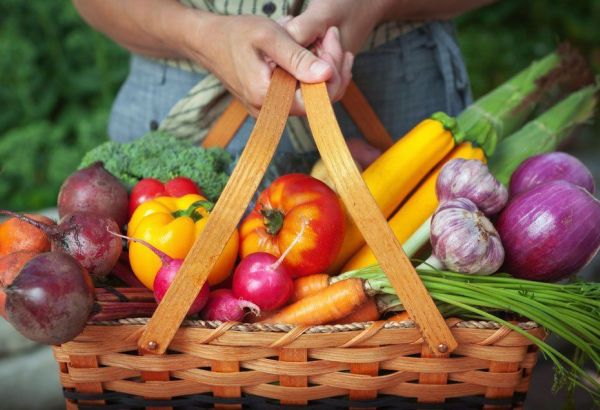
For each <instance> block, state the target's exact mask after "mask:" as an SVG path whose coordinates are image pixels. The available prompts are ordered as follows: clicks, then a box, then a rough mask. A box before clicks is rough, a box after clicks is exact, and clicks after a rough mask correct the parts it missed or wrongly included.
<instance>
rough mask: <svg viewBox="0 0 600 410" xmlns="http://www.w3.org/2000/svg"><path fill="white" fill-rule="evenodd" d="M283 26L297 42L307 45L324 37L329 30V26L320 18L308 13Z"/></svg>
mask: <svg viewBox="0 0 600 410" xmlns="http://www.w3.org/2000/svg"><path fill="white" fill-rule="evenodd" d="M283 27H285V29H286V31H287V32H288V33H290V36H292V38H293V39H294V41H295V42H296V43H298V44H300V45H303V46H305V47H308V46H309V45H311V44H312V43H314V42H315V41H316V40H317V39H319V38H322V37H323V36H324V35H325V32H326V31H327V26H326V25H325V24H324V23H323V22H322V21H320V19H317V18H315V17H314V16H309V15H307V14H306V13H304V14H301V15H299V16H298V17H294V18H293V19H292V20H289V21H287V22H285V24H283Z"/></svg>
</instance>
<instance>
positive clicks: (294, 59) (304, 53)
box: [264, 36, 333, 83]
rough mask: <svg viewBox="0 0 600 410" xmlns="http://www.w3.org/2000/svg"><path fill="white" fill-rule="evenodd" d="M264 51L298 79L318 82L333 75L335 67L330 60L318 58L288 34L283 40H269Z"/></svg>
mask: <svg viewBox="0 0 600 410" xmlns="http://www.w3.org/2000/svg"><path fill="white" fill-rule="evenodd" d="M282 37H283V36H282ZM264 51H265V54H267V55H268V56H269V57H270V58H271V59H272V60H273V61H274V62H275V63H276V64H277V65H279V66H281V67H282V68H283V69H284V70H286V71H287V72H289V73H290V74H291V75H293V76H294V77H296V79H297V80H298V81H303V82H306V83H318V82H322V81H327V80H329V79H330V78H331V76H332V75H333V67H332V66H331V65H330V64H329V63H328V62H326V61H324V60H322V59H320V58H318V57H317V56H316V55H314V54H313V53H311V52H310V51H309V50H307V49H306V48H304V47H302V46H300V45H299V44H298V43H296V42H295V41H294V40H292V38H290V37H288V36H285V37H283V38H282V39H281V41H272V42H268V43H267V44H266V47H265V49H264Z"/></svg>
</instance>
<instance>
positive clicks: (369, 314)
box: [332, 297, 380, 325]
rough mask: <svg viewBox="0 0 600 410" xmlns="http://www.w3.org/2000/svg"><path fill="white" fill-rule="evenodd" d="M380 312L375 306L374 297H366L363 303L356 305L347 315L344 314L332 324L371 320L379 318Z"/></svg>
mask: <svg viewBox="0 0 600 410" xmlns="http://www.w3.org/2000/svg"><path fill="white" fill-rule="evenodd" d="M379 316H380V313H379V309H378V307H377V302H376V301H375V298H373V297H371V298H369V299H367V301H366V302H365V303H363V304H362V305H360V306H358V307H357V308H356V309H354V311H352V313H350V314H349V315H348V316H344V317H343V318H341V319H340V320H336V321H335V323H332V325H333V324H344V323H355V322H357V323H360V322H371V321H373V320H377V319H379Z"/></svg>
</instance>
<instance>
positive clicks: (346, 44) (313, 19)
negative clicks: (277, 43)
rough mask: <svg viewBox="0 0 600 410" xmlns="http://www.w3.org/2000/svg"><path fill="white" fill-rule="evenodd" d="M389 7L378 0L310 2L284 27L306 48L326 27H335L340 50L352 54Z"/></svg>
mask: <svg viewBox="0 0 600 410" xmlns="http://www.w3.org/2000/svg"><path fill="white" fill-rule="evenodd" d="M389 7H390V6H389V4H387V3H386V2H384V1H380V0H378V1H364V0H312V1H311V2H310V3H309V5H308V7H307V9H306V10H305V11H304V12H303V13H302V14H300V15H298V16H297V17H295V18H294V19H292V20H291V21H289V22H287V23H286V24H285V28H286V30H287V31H288V32H289V33H290V35H291V36H292V37H293V38H294V40H296V42H298V43H299V44H301V45H304V46H308V45H309V44H312V43H313V42H314V41H315V40H316V39H318V38H322V37H323V36H325V33H326V31H327V30H328V29H329V28H330V27H338V28H339V31H340V39H341V45H342V49H343V50H345V51H349V52H351V53H353V54H356V52H357V51H358V50H359V49H360V48H361V47H362V45H363V43H364V42H365V40H366V39H367V37H368V36H369V34H370V33H371V31H372V30H373V28H374V27H375V26H376V25H377V24H378V23H379V22H380V21H382V20H383V17H384V14H385V12H386V11H387V9H388V8H389Z"/></svg>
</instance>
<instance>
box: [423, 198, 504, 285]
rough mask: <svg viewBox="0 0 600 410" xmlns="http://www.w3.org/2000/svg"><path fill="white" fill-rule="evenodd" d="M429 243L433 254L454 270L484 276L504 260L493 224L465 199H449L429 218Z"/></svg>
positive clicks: (445, 265) (502, 250)
mask: <svg viewBox="0 0 600 410" xmlns="http://www.w3.org/2000/svg"><path fill="white" fill-rule="evenodd" d="M431 246H432V247H433V255H434V257H436V258H437V259H438V260H439V261H440V262H441V263H442V265H443V266H444V267H446V268H448V269H450V270H453V271H455V272H463V273H473V274H478V275H488V274H490V273H494V272H496V271H497V270H498V269H499V268H500V266H502V262H503V260H504V249H503V247H502V242H501V241H500V237H499V235H498V233H497V232H496V229H494V225H492V223H491V222H490V221H489V220H488V219H487V218H486V217H485V216H484V215H483V213H482V212H481V211H480V210H479V209H478V208H477V206H476V205H475V204H474V203H473V202H472V201H471V200H469V199H467V198H457V199H452V200H449V201H446V202H443V203H442V204H441V205H440V206H439V207H438V209H437V210H436V211H435V213H434V214H433V218H432V219H431ZM427 262H428V263H430V260H428V261H427Z"/></svg>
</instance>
